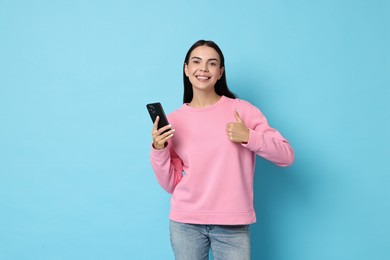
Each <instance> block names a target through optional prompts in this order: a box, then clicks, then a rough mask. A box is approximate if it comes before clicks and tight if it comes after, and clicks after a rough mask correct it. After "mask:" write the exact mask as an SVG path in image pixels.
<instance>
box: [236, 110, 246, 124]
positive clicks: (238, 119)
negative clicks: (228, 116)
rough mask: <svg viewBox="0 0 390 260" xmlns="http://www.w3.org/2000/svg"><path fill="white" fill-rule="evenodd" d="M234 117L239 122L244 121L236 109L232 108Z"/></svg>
mask: <svg viewBox="0 0 390 260" xmlns="http://www.w3.org/2000/svg"><path fill="white" fill-rule="evenodd" d="M234 117H235V118H236V121H237V122H240V123H243V122H244V121H243V120H242V118H241V117H240V115H239V114H238V112H237V109H235V110H234Z"/></svg>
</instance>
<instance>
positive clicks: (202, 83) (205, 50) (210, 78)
mask: <svg viewBox="0 0 390 260" xmlns="http://www.w3.org/2000/svg"><path fill="white" fill-rule="evenodd" d="M184 72H185V74H186V76H187V77H188V79H189V80H190V82H191V84H192V88H193V89H194V91H195V90H196V89H198V90H213V91H214V86H215V83H216V82H217V81H218V80H219V79H220V78H221V77H222V75H223V72H224V68H223V67H222V68H221V59H220V57H219V54H218V53H217V52H216V51H215V50H214V49H213V48H211V47H208V46H199V47H196V48H195V49H194V50H193V51H192V52H191V54H190V58H189V60H188V63H186V64H185V65H184Z"/></svg>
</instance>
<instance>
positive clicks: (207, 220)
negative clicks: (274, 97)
mask: <svg viewBox="0 0 390 260" xmlns="http://www.w3.org/2000/svg"><path fill="white" fill-rule="evenodd" d="M235 109H237V111H238V113H239V115H240V116H241V118H242V119H243V120H244V123H245V125H246V126H247V127H248V128H249V129H250V137H249V141H248V143H247V144H241V143H234V142H232V141H230V140H229V139H228V137H227V134H226V124H227V123H230V122H235V121H236V119H235V117H234V110H235ZM168 120H169V122H170V124H171V125H172V128H173V129H175V130H176V131H175V134H174V137H173V138H172V139H171V140H170V141H169V142H168V145H167V147H166V148H164V149H162V150H156V149H154V148H152V149H151V156H150V160H151V164H152V167H153V170H154V172H155V175H156V178H157V181H158V182H159V184H160V185H161V187H162V188H164V189H165V190H166V191H167V192H169V193H171V194H172V197H171V212H170V219H171V220H173V221H177V222H182V223H193V224H216V225H218V224H219V225H239V224H251V223H254V222H256V214H255V211H254V207H253V174H254V168H255V156H256V154H258V155H259V156H261V157H263V158H265V159H267V160H270V161H272V162H274V163H275V164H277V165H279V166H288V165H290V164H291V163H292V162H293V160H294V152H293V150H292V148H291V146H290V145H289V143H288V142H287V141H286V139H284V138H283V137H282V136H281V135H280V133H279V132H278V131H276V130H275V129H273V128H271V127H270V126H269V125H268V123H267V119H266V118H265V117H264V115H263V114H262V113H261V112H260V111H259V109H258V108H256V107H255V106H253V105H251V104H250V103H249V102H247V101H244V100H240V99H231V98H227V97H225V96H222V98H221V99H220V100H219V101H218V102H217V103H215V104H214V105H212V106H209V107H206V108H192V107H189V106H188V105H186V104H184V105H183V106H182V107H181V108H180V109H178V110H176V111H174V112H172V113H171V114H169V115H168Z"/></svg>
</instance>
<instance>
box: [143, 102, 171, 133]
mask: <svg viewBox="0 0 390 260" xmlns="http://www.w3.org/2000/svg"><path fill="white" fill-rule="evenodd" d="M146 109H147V110H148V112H149V115H150V118H151V119H152V122H153V123H154V122H155V121H156V117H157V116H159V117H160V120H159V121H158V125H157V129H160V128H161V127H163V126H166V125H169V123H168V119H167V116H166V115H165V113H164V109H163V107H162V105H161V103H159V102H157V103H150V104H147V105H146ZM165 132H166V131H165Z"/></svg>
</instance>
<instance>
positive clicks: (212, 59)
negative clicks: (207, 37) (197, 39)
mask: <svg viewBox="0 0 390 260" xmlns="http://www.w3.org/2000/svg"><path fill="white" fill-rule="evenodd" d="M192 59H198V60H201V59H202V58H200V57H197V56H194V57H192V58H191V60H192ZM207 61H218V59H217V58H210V59H208V60H207Z"/></svg>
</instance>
